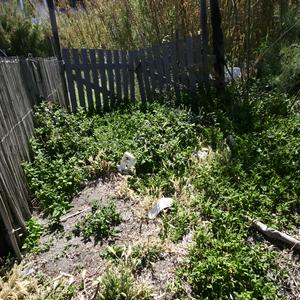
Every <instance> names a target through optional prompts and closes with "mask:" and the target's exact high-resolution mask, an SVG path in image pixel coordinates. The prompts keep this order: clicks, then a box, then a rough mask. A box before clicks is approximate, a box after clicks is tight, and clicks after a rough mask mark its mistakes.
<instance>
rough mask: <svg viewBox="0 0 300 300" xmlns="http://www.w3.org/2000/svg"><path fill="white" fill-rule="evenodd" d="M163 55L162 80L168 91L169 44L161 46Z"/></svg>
mask: <svg viewBox="0 0 300 300" xmlns="http://www.w3.org/2000/svg"><path fill="white" fill-rule="evenodd" d="M162 53H163V70H164V80H165V83H166V85H167V89H168V90H169V88H170V84H171V67H170V44H169V43H164V44H163V45H162Z"/></svg>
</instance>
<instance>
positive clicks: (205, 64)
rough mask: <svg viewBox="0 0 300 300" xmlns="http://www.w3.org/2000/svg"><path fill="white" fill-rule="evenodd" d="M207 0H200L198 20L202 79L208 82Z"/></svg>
mask: <svg viewBox="0 0 300 300" xmlns="http://www.w3.org/2000/svg"><path fill="white" fill-rule="evenodd" d="M206 1H207V0H200V21H201V29H202V53H201V55H202V63H203V73H204V75H203V80H204V83H205V84H206V85H207V84H208V77H209V76H208V57H207V55H208V28H207V5H206Z"/></svg>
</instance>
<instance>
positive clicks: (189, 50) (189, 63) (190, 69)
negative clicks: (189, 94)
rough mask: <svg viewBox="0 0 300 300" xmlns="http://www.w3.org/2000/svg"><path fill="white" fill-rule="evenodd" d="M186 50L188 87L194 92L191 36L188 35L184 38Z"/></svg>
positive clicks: (194, 81)
mask: <svg viewBox="0 0 300 300" xmlns="http://www.w3.org/2000/svg"><path fill="white" fill-rule="evenodd" d="M186 50H187V71H188V79H189V87H190V89H191V90H192V91H193V92H195V91H196V80H195V68H194V55H193V39H192V37H189V38H187V40H186Z"/></svg>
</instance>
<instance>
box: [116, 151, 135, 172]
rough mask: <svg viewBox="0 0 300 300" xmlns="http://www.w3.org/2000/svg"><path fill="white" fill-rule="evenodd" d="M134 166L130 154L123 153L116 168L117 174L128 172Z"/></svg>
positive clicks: (133, 160) (132, 156)
mask: <svg viewBox="0 0 300 300" xmlns="http://www.w3.org/2000/svg"><path fill="white" fill-rule="evenodd" d="M135 164H136V158H135V157H134V155H133V154H131V153H130V152H125V153H124V155H123V157H122V160H121V163H120V165H118V166H117V168H118V171H119V172H129V171H131V170H132V169H133V168H134V166H135Z"/></svg>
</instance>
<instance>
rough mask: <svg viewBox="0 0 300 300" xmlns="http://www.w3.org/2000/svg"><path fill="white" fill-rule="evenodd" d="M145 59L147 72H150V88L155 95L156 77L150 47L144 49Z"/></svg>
mask: <svg viewBox="0 0 300 300" xmlns="http://www.w3.org/2000/svg"><path fill="white" fill-rule="evenodd" d="M146 55H147V61H148V65H149V74H150V81H151V89H152V96H153V95H155V92H156V89H157V79H156V75H155V70H154V60H153V52H152V48H147V49H146Z"/></svg>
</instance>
